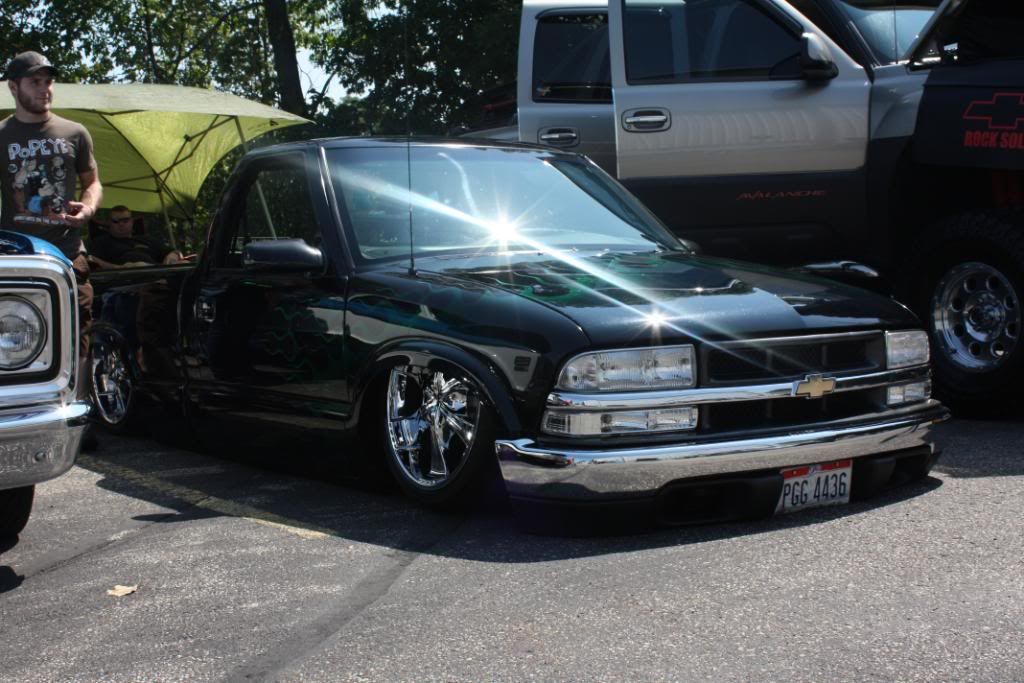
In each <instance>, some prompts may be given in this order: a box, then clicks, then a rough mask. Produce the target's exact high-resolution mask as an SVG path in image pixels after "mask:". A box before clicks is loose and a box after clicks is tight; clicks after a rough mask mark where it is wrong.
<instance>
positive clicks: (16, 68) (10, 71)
mask: <svg viewBox="0 0 1024 683" xmlns="http://www.w3.org/2000/svg"><path fill="white" fill-rule="evenodd" d="M42 69H47V70H49V72H50V75H52V76H53V77H55V78H56V76H57V67H55V66H54V65H53V64H50V60H49V59H47V58H46V57H44V56H43V55H41V54H39V53H38V52H33V51H31V50H29V51H28V52H21V53H19V54H17V55H15V56H14V59H12V60H11V63H10V64H8V65H7V71H5V72H4V79H5V80H8V81H13V80H16V79H18V78H24V77H25V76H31V75H32V74H34V73H35V72H37V71H40V70H42Z"/></svg>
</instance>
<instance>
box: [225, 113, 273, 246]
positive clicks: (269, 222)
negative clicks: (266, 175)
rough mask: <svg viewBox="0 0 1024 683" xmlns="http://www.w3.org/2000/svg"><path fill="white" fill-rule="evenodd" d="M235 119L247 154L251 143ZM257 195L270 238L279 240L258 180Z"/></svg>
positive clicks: (236, 128)
mask: <svg viewBox="0 0 1024 683" xmlns="http://www.w3.org/2000/svg"><path fill="white" fill-rule="evenodd" d="M233 118H234V119H235V130H237V131H238V139H239V140H241V141H242V149H243V150H245V151H246V152H248V151H249V141H248V140H246V139H245V133H243V132H242V123H241V122H240V121H239V120H238V117H237V116H235V117H233ZM256 194H258V195H259V197H260V205H261V206H262V207H263V217H264V218H266V219H267V226H268V227H269V228H270V236H271V237H273V238H274V239H277V230H275V229H274V219H273V218H271V217H270V208H269V207H268V206H267V198H266V197H264V196H263V186H261V185H260V181H259V180H258V179H257V180H256Z"/></svg>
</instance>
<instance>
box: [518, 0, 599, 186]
mask: <svg viewBox="0 0 1024 683" xmlns="http://www.w3.org/2000/svg"><path fill="white" fill-rule="evenodd" d="M520 40H521V41H522V45H521V47H520V50H519V77H518V85H517V93H516V101H517V102H518V110H519V139H520V140H522V141H523V142H533V143H538V144H542V145H550V146H552V147H558V148H560V149H567V150H570V151H573V152H580V153H581V154H586V155H587V156H589V157H590V158H591V159H593V160H594V162H595V163H597V164H598V165H599V166H601V167H602V168H604V170H606V171H608V172H609V173H611V174H613V175H614V173H615V125H614V124H615V115H614V110H613V108H612V83H611V75H610V72H609V62H608V11H607V10H606V9H605V8H604V7H600V8H580V7H572V8H559V9H548V10H539V9H538V8H537V7H535V6H533V5H531V4H526V5H524V6H523V15H522V27H521V29H520Z"/></svg>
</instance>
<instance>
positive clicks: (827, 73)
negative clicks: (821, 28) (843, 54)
mask: <svg viewBox="0 0 1024 683" xmlns="http://www.w3.org/2000/svg"><path fill="white" fill-rule="evenodd" d="M800 69H801V71H803V74H804V78H806V79H807V80H809V81H827V80H830V79H832V78H835V77H836V76H838V75H839V67H837V66H836V62H835V60H834V59H832V51H831V50H830V49H828V45H826V44H825V41H823V40H822V39H821V38H819V37H818V36H816V35H814V34H813V33H804V34H803V35H802V36H800Z"/></svg>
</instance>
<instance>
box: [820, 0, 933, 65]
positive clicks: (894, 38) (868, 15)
mask: <svg viewBox="0 0 1024 683" xmlns="http://www.w3.org/2000/svg"><path fill="white" fill-rule="evenodd" d="M836 4H838V5H839V7H840V8H842V10H843V12H845V14H846V16H848V17H849V18H850V21H852V22H853V24H854V26H856V27H857V30H858V31H859V32H860V34H861V36H863V38H864V40H865V41H867V43H868V45H869V46H870V47H871V51H872V52H874V54H875V57H876V59H877V60H878V62H879V63H880V64H895V63H896V62H897V61H899V59H900V58H901V57H902V56H903V55H904V54H906V52H907V50H909V49H910V46H911V45H912V44H913V43H914V39H916V38H917V35H918V34H919V33H920V32H921V29H922V28H924V25H925V24H926V23H927V22H928V19H930V18H931V16H932V14H934V13H935V8H936V7H938V5H939V0H905V1H904V2H899V3H895V2H892V0H837V2H836Z"/></svg>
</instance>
